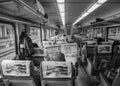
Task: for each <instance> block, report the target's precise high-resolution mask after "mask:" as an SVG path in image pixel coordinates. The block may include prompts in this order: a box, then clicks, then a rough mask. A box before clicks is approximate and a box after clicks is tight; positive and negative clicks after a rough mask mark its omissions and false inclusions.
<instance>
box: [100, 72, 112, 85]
mask: <svg viewBox="0 0 120 86" xmlns="http://www.w3.org/2000/svg"><path fill="white" fill-rule="evenodd" d="M100 86H111V85H110V83H109V81H108V79H107V77H106V76H105V75H104V74H103V73H100Z"/></svg>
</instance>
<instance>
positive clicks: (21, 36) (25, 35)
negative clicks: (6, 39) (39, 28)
mask: <svg viewBox="0 0 120 86" xmlns="http://www.w3.org/2000/svg"><path fill="white" fill-rule="evenodd" d="M25 37H27V34H26V33H25V32H22V33H21V35H20V39H19V40H20V42H24V38H25Z"/></svg>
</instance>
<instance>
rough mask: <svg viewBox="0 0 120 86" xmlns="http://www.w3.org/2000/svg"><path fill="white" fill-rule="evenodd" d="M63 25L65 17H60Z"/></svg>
mask: <svg viewBox="0 0 120 86" xmlns="http://www.w3.org/2000/svg"><path fill="white" fill-rule="evenodd" d="M61 19H62V23H63V25H65V17H61Z"/></svg>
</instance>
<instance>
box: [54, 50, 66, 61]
mask: <svg viewBox="0 0 120 86" xmlns="http://www.w3.org/2000/svg"><path fill="white" fill-rule="evenodd" d="M52 60H53V61H65V56H64V54H63V53H61V52H55V53H54V55H53V58H52Z"/></svg>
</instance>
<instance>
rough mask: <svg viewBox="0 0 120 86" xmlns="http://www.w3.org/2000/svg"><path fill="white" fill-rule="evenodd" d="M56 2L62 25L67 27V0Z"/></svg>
mask: <svg viewBox="0 0 120 86" xmlns="http://www.w3.org/2000/svg"><path fill="white" fill-rule="evenodd" d="M56 1H57V5H58V9H59V13H60V17H61V20H62V23H63V25H65V0H56Z"/></svg>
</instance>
